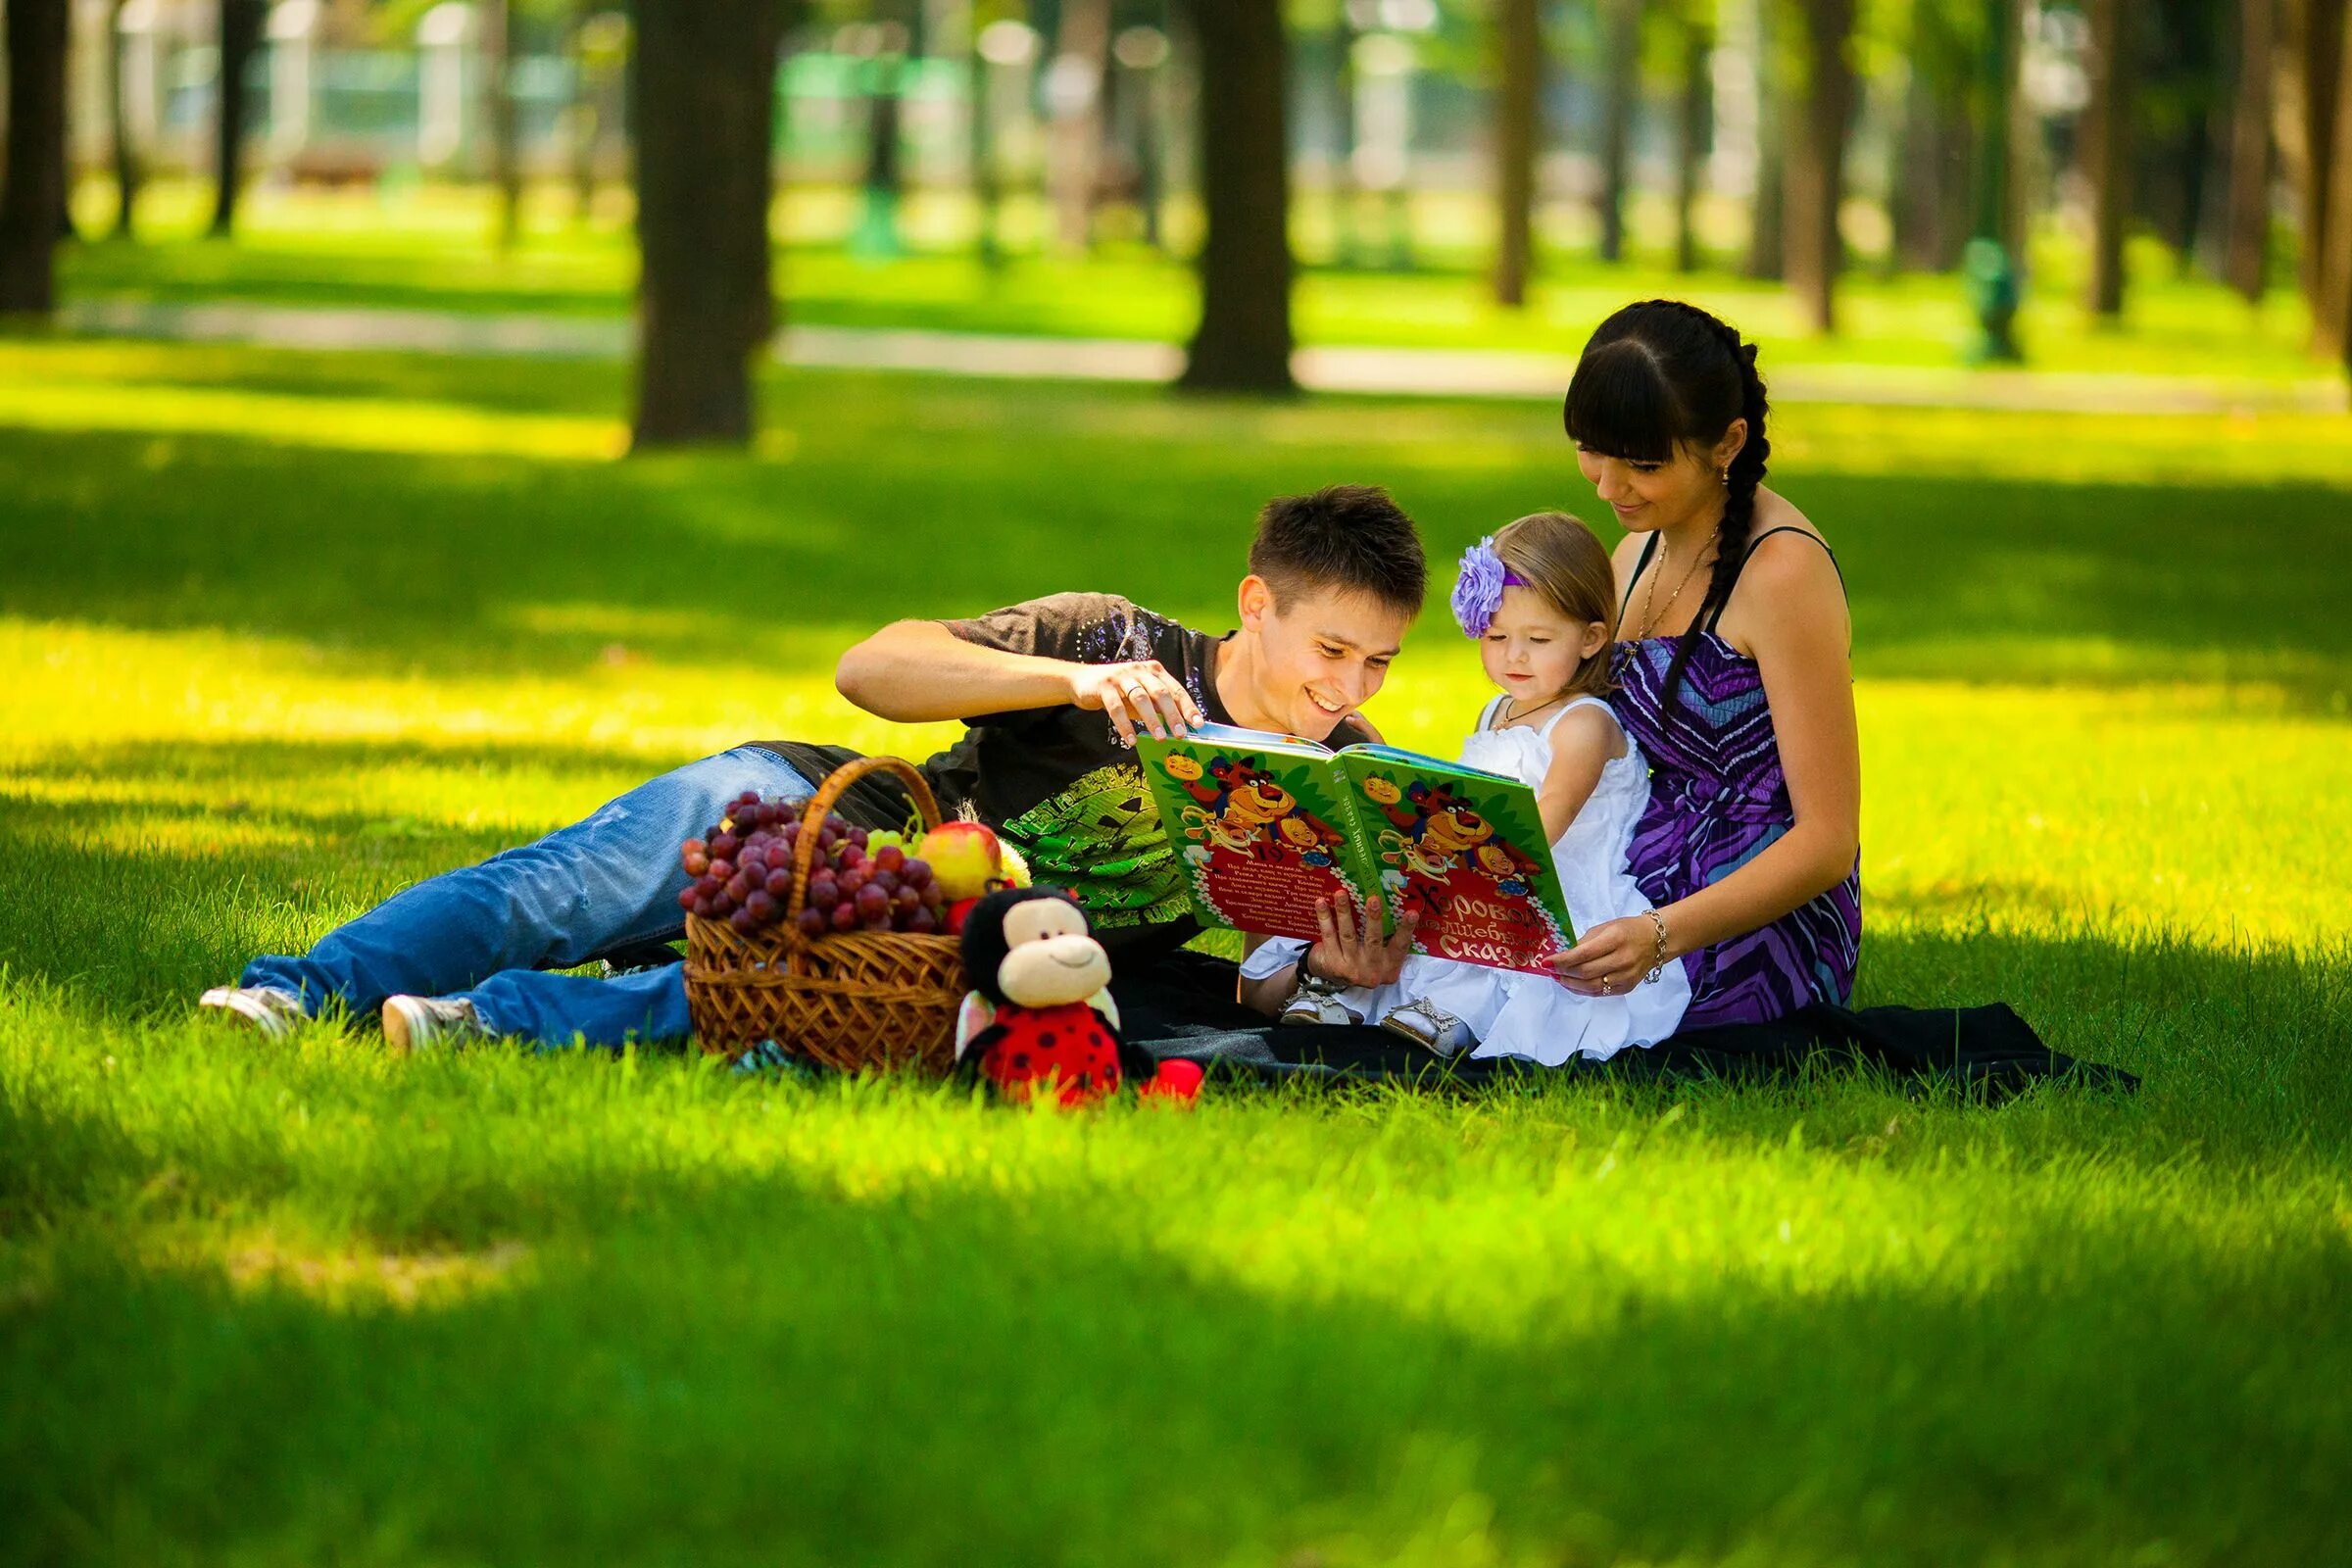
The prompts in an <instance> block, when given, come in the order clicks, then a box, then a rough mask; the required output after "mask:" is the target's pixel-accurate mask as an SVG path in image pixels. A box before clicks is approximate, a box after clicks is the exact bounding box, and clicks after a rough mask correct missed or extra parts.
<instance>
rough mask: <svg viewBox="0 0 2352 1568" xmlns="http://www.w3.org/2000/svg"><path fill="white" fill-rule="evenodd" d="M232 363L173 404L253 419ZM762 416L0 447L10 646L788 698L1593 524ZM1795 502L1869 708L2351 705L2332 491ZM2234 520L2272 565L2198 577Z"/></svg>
mask: <svg viewBox="0 0 2352 1568" xmlns="http://www.w3.org/2000/svg"><path fill="white" fill-rule="evenodd" d="M239 363H240V362H237V361H235V360H233V359H231V360H224V361H221V362H218V363H214V362H200V363H199V364H198V365H197V366H196V367H195V368H192V369H191V370H190V371H188V372H187V373H188V374H189V375H191V376H192V377H193V378H194V379H195V380H197V381H199V382H202V383H203V384H207V385H241V384H244V382H245V377H246V374H247V372H245V371H243V370H240V369H238V368H236V366H237V365H238V364H239ZM126 373H127V372H126ZM142 373H144V372H142ZM157 373H162V372H161V371H158V372H157ZM251 373H252V375H253V376H254V377H255V378H257V379H258V380H259V381H260V382H261V383H264V384H267V385H269V386H271V387H273V388H276V389H278V390H283V391H306V390H308V391H319V392H321V393H324V394H329V395H331V396H347V395H353V394H358V393H363V392H367V391H369V390H371V389H372V390H375V391H377V392H378V393H381V394H388V395H393V396H399V397H425V396H430V397H433V398H436V399H439V400H442V401H449V402H457V403H466V402H473V401H479V402H481V403H483V404H484V405H486V406H496V407H500V408H508V409H514V408H523V407H530V406H534V405H539V406H547V407H565V406H577V405H576V400H577V399H578V398H579V397H580V396H581V393H580V391H579V388H578V385H577V382H578V376H577V375H575V374H574V373H573V372H572V371H570V370H568V369H566V368H560V367H559V368H548V367H515V366H513V365H493V366H489V367H484V366H482V365H481V364H480V363H479V362H465V361H456V362H449V363H448V364H446V365H444V364H443V363H441V362H437V361H429V360H423V359H418V358H409V359H391V360H387V361H385V362H384V364H383V365H382V366H380V367H361V366H352V365H344V364H340V363H337V364H330V365H327V366H326V367H325V368H313V367H312V365H311V364H310V363H309V362H305V361H303V360H300V359H299V358H287V357H280V358H278V359H275V360H270V361H267V362H264V364H263V366H262V368H259V369H256V370H254V371H252V372H251ZM379 382H380V383H381V384H380V385H379V384H378V383H379ZM770 401H771V404H772V407H771V409H770V412H769V417H770V422H771V425H772V426H773V428H774V429H775V430H776V431H777V432H779V433H778V436H777V441H778V443H779V450H778V452H777V453H776V454H774V455H770V456H768V457H753V458H721V457H696V458H677V459H662V460H660V461H654V462H644V461H640V462H632V463H627V464H619V465H587V464H576V463H547V462H534V461H530V460H526V459H522V458H516V457H511V456H505V455H501V454H499V453H496V452H483V453H479V454H474V455H468V456H452V457H442V458H435V459H431V460H419V459H417V458H415V457H403V456H394V455H385V454H373V453H353V452H334V451H319V450H302V449H297V448H293V447H286V446H278V445H273V444H272V443H271V442H270V439H269V437H268V434H267V432H256V433H255V436H254V437H253V438H252V439H232V438H227V437H222V436H217V435H198V434H172V433H170V432H158V433H155V434H152V435H150V434H144V433H139V434H122V435H88V434H84V435H73V434H65V433H32V432H25V431H7V432H0V482H4V483H5V484H6V485H7V487H8V489H9V491H10V494H11V496H12V520H11V524H10V526H11V528H12V530H15V531H17V532H18V535H19V537H20V538H21V540H22V541H23V548H21V550H20V552H19V559H18V562H17V564H16V569H15V570H13V571H12V572H11V574H10V576H9V578H8V580H7V581H6V582H5V583H4V584H0V613H8V614H14V615H18V616H24V617H27V618H34V619H42V618H53V619H59V620H68V621H80V622H90V623H95V624H103V625H119V626H128V627H134V628H141V629H150V628H162V629H180V628H197V627H208V628H209V627H218V628H223V629H227V630H232V631H243V632H253V633H257V634H262V635H269V636H277V637H289V638H298V639H303V640H305V641H307V642H310V643H313V644H315V645H317V646H319V647H320V648H322V649H323V650H325V651H326V652H327V653H328V655H329V657H330V658H331V659H333V660H335V661H337V662H340V663H341V664H343V665H344V666H345V667H359V668H363V669H366V668H414V669H418V670H424V671H451V670H466V671H479V670H484V669H489V668H494V667H503V668H509V669H514V670H516V671H520V672H537V671H548V670H577V669H579V668H581V667H582V666H583V665H586V664H588V663H590V662H593V661H594V660H596V659H597V658H598V657H599V656H600V655H601V654H602V653H603V652H604V651H605V650H607V649H608V648H610V647H611V646H613V645H614V644H616V643H620V644H625V645H627V646H628V647H629V648H631V649H633V650H635V651H636V652H638V653H641V654H644V655H647V656H650V657H653V658H656V659H662V660H670V661H681V662H706V663H726V662H744V661H760V662H767V663H770V664H771V665H772V664H776V663H777V662H779V661H781V662H783V663H784V664H786V665H789V666H790V667H795V668H807V669H809V670H810V671H811V672H813V671H815V670H817V669H821V667H822V666H823V664H824V663H825V662H827V661H828V659H829V655H830V653H831V652H832V650H833V641H832V639H830V638H829V639H828V645H827V648H826V649H824V650H814V649H808V648H801V647H798V646H792V645H785V644H780V643H779V642H778V640H777V635H776V634H777V631H778V628H784V627H792V626H796V625H812V626H828V627H829V626H832V625H834V624H836V623H838V624H839V625H840V626H841V627H842V628H844V629H843V631H842V633H841V635H840V637H839V641H841V642H846V641H847V640H848V639H849V637H850V636H852V635H855V632H854V631H852V630H851V629H850V628H864V627H867V626H871V625H877V624H880V623H882V622H883V621H886V620H889V619H892V618H895V617H897V616H900V615H907V614H952V613H967V612H971V611H974V610H978V609H983V608H986V607H989V606H992V605H996V604H1002V603H1008V602H1011V601H1014V600H1017V599H1021V598H1025V597H1029V596H1031V595H1034V594H1038V593H1043V592H1048V591H1053V590H1055V589H1061V588H1068V587H1074V586H1084V587H1094V588H1107V589H1112V590H1116V591H1121V592H1126V593H1128V594H1130V595H1131V596H1133V597H1135V598H1137V599H1139V600H1141V601H1143V602H1145V603H1150V604H1153V605H1154V606H1157V607H1160V608H1164V609H1167V610H1170V611H1173V612H1177V613H1192V614H1197V615H1201V616H1203V617H1204V618H1207V619H1210V620H1221V619H1223V618H1225V617H1226V616H1228V615H1229V614H1230V609H1229V606H1230V602H1231V593H1232V585H1233V582H1234V580H1235V579H1236V577H1237V576H1238V574H1239V572H1240V570H1241V567H1242V564H1243V555H1244V551H1245V548H1246V545H1247V541H1248V537H1249V532H1250V519H1251V517H1252V515H1253V514H1254V513H1255V511H1256V509H1257V507H1258V505H1259V504H1260V503H1261V502H1262V501H1263V500H1264V498H1265V497H1267V496H1269V495H1272V494H1277V493H1282V492H1285V491H1297V490H1302V489H1308V488H1312V487H1314V486H1317V485H1320V484H1325V483H1330V482H1334V481H1337V480H1364V479H1372V480H1385V481H1387V482H1390V483H1391V484H1392V485H1393V486H1394V487H1395V488H1396V489H1397V493H1398V495H1399V498H1400V499H1401V500H1402V501H1403V502H1404V504H1405V505H1406V506H1407V508H1408V510H1410V511H1412V512H1413V513H1414V514H1415V515H1417V516H1418V517H1420V518H1421V520H1422V521H1423V524H1424V526H1425V529H1426V531H1427V534H1428V538H1429V542H1430V545H1431V550H1432V554H1433V557H1434V558H1436V559H1440V560H1444V559H1449V556H1450V553H1451V551H1452V550H1453V549H1454V548H1455V547H1456V545H1457V544H1458V543H1460V542H1466V541H1467V540H1468V539H1470V538H1473V537H1475V536H1476V535H1477V534H1479V533H1481V532H1485V531H1491V529H1492V527H1493V526H1494V523H1495V519H1497V518H1503V517H1508V516H1511V515H1518V514H1519V513H1523V512H1525V511H1527V510H1528V509H1529V508H1530V507H1531V506H1534V505H1537V504H1541V503H1566V504H1568V505H1569V506H1570V507H1571V508H1572V509H1575V508H1576V507H1578V506H1579V504H1580V503H1581V504H1582V508H1583V510H1584V511H1586V512H1592V511H1593V510H1595V509H1594V507H1593V505H1592V504H1591V501H1590V494H1589V491H1587V490H1586V489H1585V488H1584V487H1583V486H1582V485H1581V484H1579V483H1578V482H1577V481H1576V480H1575V476H1574V474H1573V471H1572V470H1571V469H1570V468H1569V466H1568V465H1567V463H1566V455H1565V453H1564V452H1562V451H1560V450H1558V448H1557V444H1556V432H1555V431H1553V430H1551V429H1550V428H1549V427H1546V428H1545V429H1544V431H1543V432H1541V439H1539V438H1538V432H1536V431H1535V430H1534V428H1533V427H1532V426H1529V427H1528V428H1526V429H1524V430H1523V429H1522V428H1521V426H1522V423H1523V422H1524V421H1522V420H1520V419H1519V417H1517V415H1516V414H1515V413H1505V412H1500V411H1496V412H1492V413H1489V412H1487V411H1477V418H1476V419H1474V420H1472V421H1471V423H1470V424H1469V425H1468V426H1467V429H1466V432H1465V435H1466V439H1467V438H1468V436H1469V434H1470V433H1472V432H1475V431H1476V430H1477V429H1478V428H1479V427H1480V425H1479V423H1478V420H1484V421H1486V422H1487V423H1488V424H1489V425H1491V427H1492V430H1493V432H1494V434H1492V435H1491V436H1490V437H1489V438H1488V439H1487V441H1486V445H1485V447H1483V448H1482V449H1481V450H1479V451H1478V452H1476V453H1475V454H1469V455H1466V454H1464V453H1461V452H1458V451H1456V450H1455V449H1454V448H1453V447H1451V446H1447V445H1438V446H1432V445H1430V444H1428V443H1426V442H1425V441H1423V440H1421V439H1420V438H1419V437H1418V436H1416V435H1411V434H1408V433H1407V432H1409V431H1413V430H1416V429H1418V427H1419V424H1420V423H1421V422H1422V420H1421V417H1420V416H1419V415H1416V414H1415V413H1414V412H1413V410H1412V409H1411V408H1410V407H1409V406H1398V407H1397V409H1395V410H1390V411H1388V412H1389V413H1390V414H1392V415H1393V416H1394V418H1372V417H1366V415H1365V414H1364V413H1363V412H1362V411H1351V410H1349V409H1348V408H1346V407H1323V406H1316V407H1311V408H1307V409H1303V410H1295V411H1283V412H1282V413H1280V414H1279V415H1267V416H1264V417H1259V418H1254V419H1253V418H1251V417H1246V416H1244V415H1241V414H1239V413H1237V411H1235V410H1233V409H1231V408H1228V407H1225V406H1223V405H1218V406H1215V407H1212V408H1209V409H1206V410H1202V411H1199V412H1197V413H1196V412H1193V411H1189V410H1187V409H1185V408H1183V407H1180V406H1175V405H1170V404H1168V403H1167V402H1166V401H1165V400H1164V399H1159V398H1157V397H1155V396H1154V395H1153V394H1150V393H1148V392H1143V391H1139V390H1135V389H1098V388H1087V389H1072V388H1065V387H1035V386H1003V387H996V386H991V387H980V388H975V387H973V386H971V385H968V384H958V383H947V384H942V383H937V382H930V381H924V380H919V379H910V378H897V379H894V378H890V377H883V376H822V375H798V376H793V377H787V378H782V379H779V380H778V381H776V382H775V383H774V384H773V386H772V387H771V388H770ZM1105 411H1109V412H1110V413H1111V414H1113V415H1115V416H1117V417H1109V418H1105V417H1104V412H1105ZM1439 416H1440V417H1442V418H1443V419H1444V420H1446V421H1452V422H1460V421H1463V420H1464V419H1465V415H1464V414H1463V411H1461V410H1460V409H1458V408H1448V409H1444V410H1442V411H1439ZM1273 424H1280V425H1281V426H1282V435H1281V438H1280V439H1276V438H1274V437H1273V436H1272V435H1271V433H1270V429H1271V426H1272V425H1273ZM1261 426H1264V427H1265V428H1260V427H1261ZM1391 428H1394V429H1395V430H1397V434H1396V435H1395V436H1385V435H1384V434H1383V433H1382V432H1383V431H1384V430H1388V429H1391ZM1253 431H1254V432H1255V433H1254V434H1253V433H1252V432H1253ZM1141 474H1149V475H1150V476H1151V478H1150V480H1149V482H1139V479H1138V475H1141ZM1790 483H1791V484H1792V485H1793V486H1794V488H1793V490H1792V492H1791V494H1792V496H1793V498H1794V499H1795V500H1796V501H1797V502H1798V503H1799V504H1800V505H1802V506H1803V507H1805V509H1806V510H1807V511H1808V513H1809V514H1810V515H1813V516H1814V517H1815V518H1816V520H1818V521H1819V522H1820V523H1821V524H1822V525H1823V527H1824V528H1825V529H1827V530H1828V532H1829V533H1830V535H1831V537H1832V539H1833V540H1834V541H1835V543H1836V544H1837V546H1838V552H1839V559H1840V562H1841V564H1843V566H1844V569H1845V576H1846V580H1847V583H1848V586H1849V591H1850V593H1851V596H1852V602H1853V606H1854V613H1855V628H1856V649H1857V656H1856V658H1857V666H1858V667H1859V668H1860V670H1861V671H1862V672H1863V673H1864V674H1866V675H1873V676H1908V675H1919V676H1951V677H1956V678H1960V679H1965V680H1995V681H2002V682H2016V683H2026V684H2033V683H2036V682H2041V681H2048V680H2069V681H2078V680H2089V681H2099V680H2118V681H2132V682H2141V681H2158V682H2162V681H2169V680H2175V679H2195V680H2214V679H2222V680H2254V681H2261V682H2266V683H2270V684H2274V685H2277V686H2278V687H2279V688H2280V689H2282V690H2284V691H2285V692H2286V693H2287V694H2288V697H2289V700H2290V701H2292V702H2294V703H2296V704H2297V705H2298V706H2300V707H2302V708H2304V709H2306V710H2307V711H2316V712H2328V713H2332V712H2336V711H2339V710H2338V708H2337V707H2336V706H2335V705H2337V704H2338V703H2340V701H2341V694H2342V693H2343V692H2345V691H2346V690H2347V689H2348V688H2352V674H2348V673H2347V672H2348V671H2352V622H2347V620H2346V618H2345V617H2344V616H2342V615H2341V614H2340V613H2338V600H2339V599H2340V597H2341V596H2340V588H2341V585H2340V583H2337V582H2334V581H2333V580H2331V579H2330V577H2329V575H2328V574H2327V572H2325V571H2321V570H2315V569H2313V566H2312V564H2313V563H2315V562H2325V561H2329V560H2333V559H2335V557H2336V556H2337V555H2338V554H2340V549H2339V547H2340V543H2341V540H2340V538H2339V535H2340V533H2341V527H2342V520H2343V517H2344V513H2345V500H2344V492H2343V491H2342V490H2341V489H2338V488H2332V487H2328V486H2325V485H2318V484H2277V485H2264V486H2262V487H2260V488H2259V489H2256V488H2250V487H2236V486H2230V485H2228V484H2210V485H2129V484H2115V483H2096V484H2091V483H2085V484H2066V485H2059V484H2051V483H2047V482H2039V481H2025V480H2004V479H1990V478H1953V477H1945V476H1938V475H1936V474H1934V473H1906V474H1901V475H1895V476H1876V475H1860V474H1852V473H1846V474H1839V473H1823V474H1806V475H1802V476H1795V477H1792V478H1791V481H1790ZM2249 512H2259V515H2260V516H2261V519H2262V531H2263V535H2264V538H2265V541H2266V548H2265V549H2264V550H2262V551H2259V552H2245V551H2236V550H2232V549H2230V548H2229V547H2228V546H2227V545H2225V544H2220V543H2217V534H2216V530H2217V529H2224V528H2227V527H2228V526H2229V525H2230V521H2231V519H2235V518H2241V517H2243V516H2245V515H2247V514H2248V513H2249ZM94 562H104V563H105V568H104V569H103V570H102V571H101V570H94V569H93V567H92V563H94ZM1416 646H1421V645H1420V644H1417V645H1416ZM1410 668H1411V666H1410V664H1409V663H1408V665H1407V666H1406V667H1405V673H1404V676H1403V678H1404V679H1406V680H1410V678H1411V675H1410Z"/></svg>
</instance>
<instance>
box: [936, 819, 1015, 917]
mask: <svg viewBox="0 0 2352 1568" xmlns="http://www.w3.org/2000/svg"><path fill="white" fill-rule="evenodd" d="M920 858H921V859H923V860H924V861H925V862H926V863H928V864H929V865H930V867H931V874H932V876H933V877H934V878H936V879H937V880H938V882H939V885H940V887H941V888H942V889H944V890H945V891H946V893H947V895H948V897H949V898H950V899H976V898H978V897H979V896H980V895H981V894H983V893H985V892H987V891H988V885H989V883H990V882H992V881H994V880H996V879H997V878H998V877H999V876H1001V875H1003V874H1004V866H1005V859H1004V856H1003V855H1002V854H1000V853H999V849H998V845H997V835H996V833H995V832H994V831H993V830H992V829H991V828H990V827H989V826H988V825H987V824H986V823H984V822H943V823H941V824H940V825H939V826H938V827H935V828H933V829H932V830H931V831H930V832H928V833H926V834H924V835H923V842H922V845H921V848H920Z"/></svg>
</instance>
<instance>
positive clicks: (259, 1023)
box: [196, 986, 310, 1040]
mask: <svg viewBox="0 0 2352 1568" xmlns="http://www.w3.org/2000/svg"><path fill="white" fill-rule="evenodd" d="M196 1005H198V1006H199V1007H211V1008H213V1009H214V1010H215V1011H217V1012H221V1013H224V1014H226V1015H227V1016H229V1017H231V1018H234V1019H235V1020H236V1021H237V1022H239V1023H241V1024H243V1025H245V1026H246V1027H247V1028H249V1029H255V1030H259V1031H260V1032H261V1034H262V1035H263V1036H264V1037H265V1038H267V1039H270V1040H283V1039H285V1038H286V1036H288V1035H290V1034H292V1033H293V1032H294V1031H295V1030H296V1029H299V1028H300V1027H302V1025H303V1024H304V1023H305V1022H306V1021H307V1020H308V1019H309V1017H310V1014H309V1013H307V1012H305V1011H303V1010H302V999H301V998H300V997H298V996H296V995H295V994H294V993H293V992H291V991H283V990H280V989H279V988H278V987H276V986H215V987H213V989H212V990H210V991H207V992H206V993H205V994H204V995H203V996H201V997H198V998H197V999H196Z"/></svg>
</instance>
